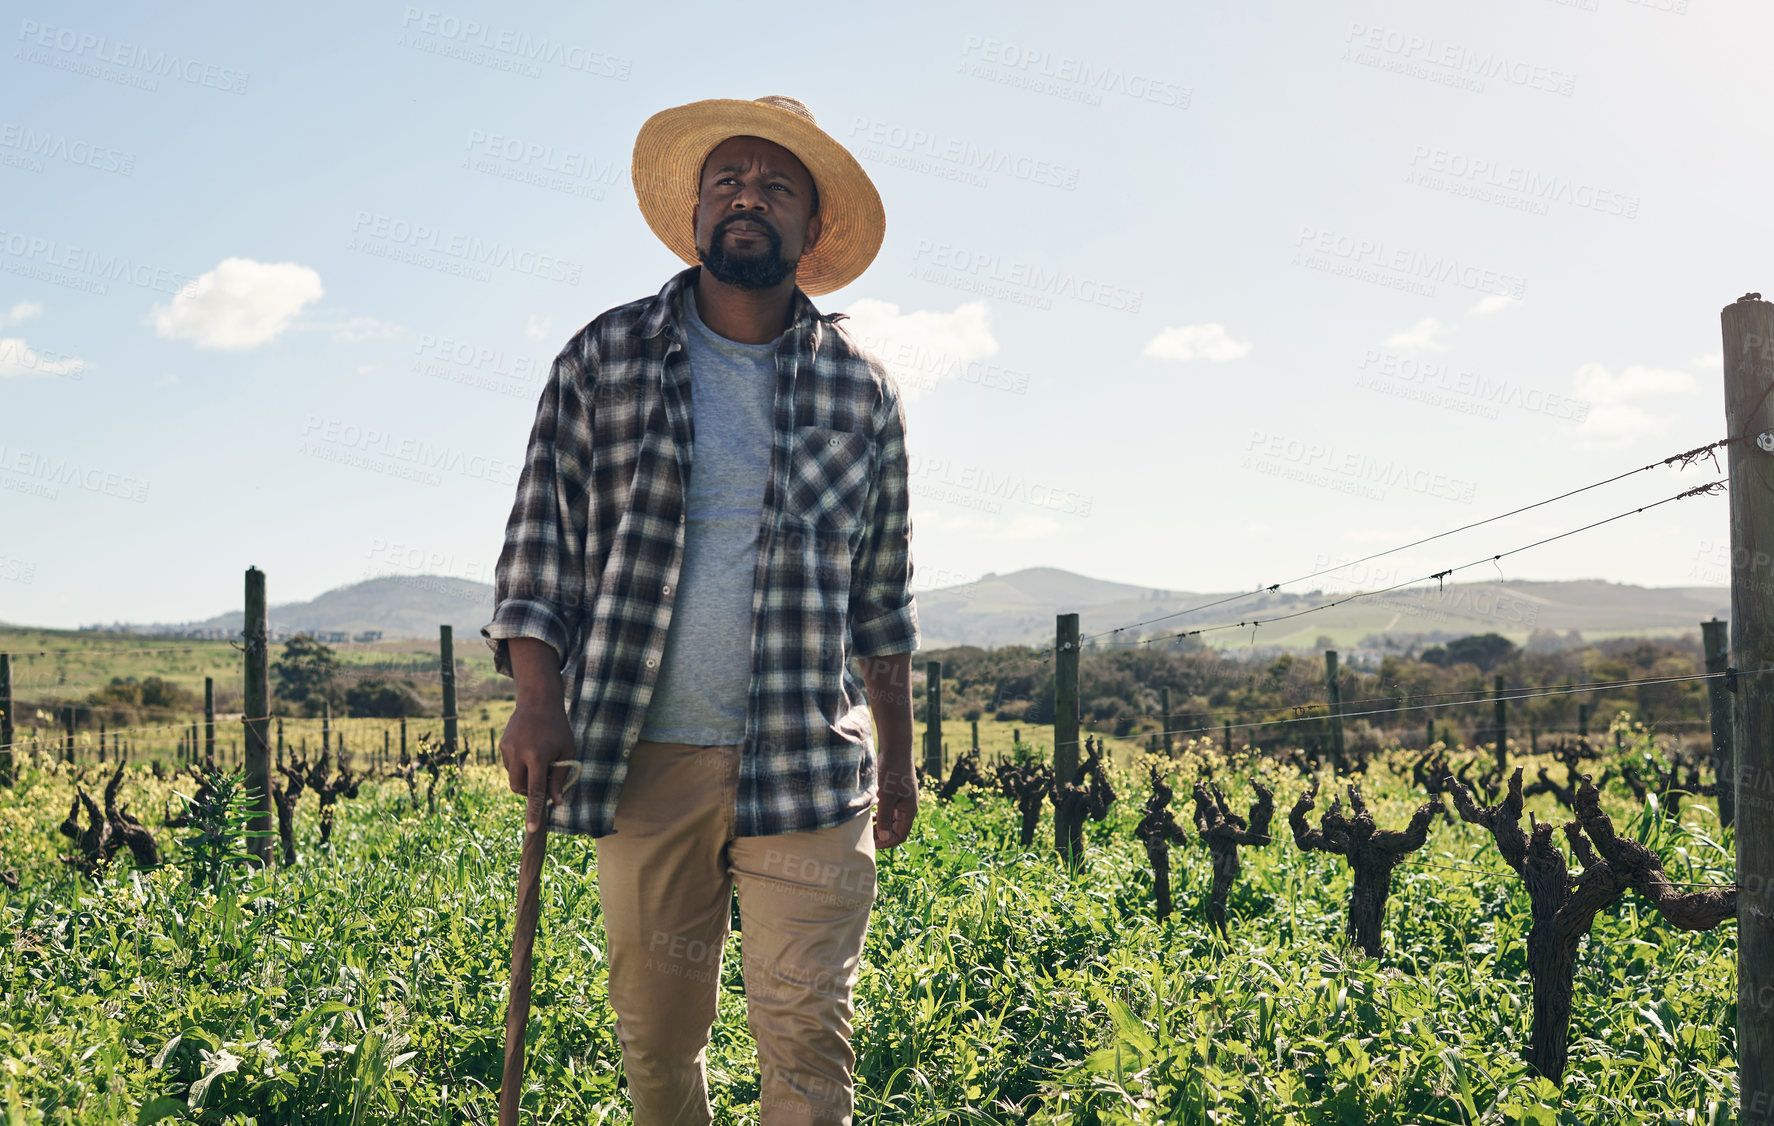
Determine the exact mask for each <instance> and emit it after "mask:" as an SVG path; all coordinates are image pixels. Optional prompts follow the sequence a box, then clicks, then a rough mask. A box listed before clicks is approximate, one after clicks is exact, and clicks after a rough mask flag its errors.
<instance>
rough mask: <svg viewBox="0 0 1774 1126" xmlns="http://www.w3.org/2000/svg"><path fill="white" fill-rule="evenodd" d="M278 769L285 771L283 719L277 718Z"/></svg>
mask: <svg viewBox="0 0 1774 1126" xmlns="http://www.w3.org/2000/svg"><path fill="white" fill-rule="evenodd" d="M277 768H278V769H279V770H282V769H283V717H282V716H278V717H277Z"/></svg>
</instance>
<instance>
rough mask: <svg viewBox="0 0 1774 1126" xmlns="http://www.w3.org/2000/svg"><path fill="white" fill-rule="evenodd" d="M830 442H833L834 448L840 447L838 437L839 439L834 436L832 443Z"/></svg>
mask: <svg viewBox="0 0 1774 1126" xmlns="http://www.w3.org/2000/svg"><path fill="white" fill-rule="evenodd" d="M830 444H831V446H832V448H833V449H836V448H837V447H838V439H837V438H835V437H834V438H833V439H832V440H831V443H830Z"/></svg>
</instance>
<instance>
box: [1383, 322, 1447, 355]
mask: <svg viewBox="0 0 1774 1126" xmlns="http://www.w3.org/2000/svg"><path fill="white" fill-rule="evenodd" d="M1447 331H1448V326H1447V325H1444V324H1442V323H1441V322H1440V321H1438V320H1436V319H1435V318H1434V317H1424V318H1423V319H1422V320H1420V321H1418V322H1417V323H1416V324H1414V325H1412V326H1411V327H1409V328H1401V329H1399V330H1398V331H1397V332H1395V333H1393V334H1392V335H1391V336H1388V337H1387V338H1386V347H1388V348H1396V349H1397V350H1398V351H1400V352H1445V351H1447V350H1448V344H1447V341H1446V340H1445V339H1444V337H1445V336H1446V334H1447Z"/></svg>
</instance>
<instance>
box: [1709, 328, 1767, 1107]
mask: <svg viewBox="0 0 1774 1126" xmlns="http://www.w3.org/2000/svg"><path fill="white" fill-rule="evenodd" d="M1719 320H1720V323H1721V328H1722V330H1723V334H1724V344H1725V433H1726V434H1727V435H1729V437H1730V439H1731V444H1730V445H1729V446H1728V447H1726V457H1727V459H1728V465H1729V470H1730V488H1729V489H1728V490H1727V496H1728V499H1729V501H1730V505H1731V666H1732V667H1734V668H1737V669H1740V670H1745V671H1748V672H1751V673H1752V674H1753V673H1762V670H1764V669H1768V668H1770V667H1774V598H1770V597H1768V591H1769V589H1770V586H1769V578H1770V575H1771V573H1774V491H1771V490H1770V489H1769V481H1770V479H1771V477H1774V303H1771V302H1768V301H1763V300H1760V299H1759V295H1756V294H1745V295H1744V296H1743V297H1742V298H1739V299H1738V300H1737V301H1735V302H1733V303H1732V304H1730V305H1727V306H1725V308H1724V310H1723V311H1722V312H1721V313H1720V316H1719ZM1730 679H1731V680H1733V681H1735V688H1736V691H1735V692H1734V693H1733V695H1734V697H1735V699H1734V701H1733V705H1734V706H1733V708H1732V710H1733V712H1734V719H1735V722H1734V727H1735V729H1736V730H1735V732H1734V738H1733V740H1732V743H1733V750H1734V751H1735V752H1736V754H1735V758H1736V764H1735V765H1736V772H1735V775H1734V778H1735V785H1736V787H1737V793H1736V811H1737V812H1738V813H1741V814H1743V816H1742V817H1740V818H1738V819H1737V827H1736V828H1737V886H1738V892H1737V1063H1738V1068H1737V1090H1738V1096H1739V1104H1740V1105H1739V1107H1738V1113H1739V1115H1740V1118H1741V1121H1742V1122H1743V1124H1744V1126H1752V1124H1756V1126H1767V1124H1769V1123H1774V685H1771V684H1770V683H1769V677H1768V675H1767V674H1765V673H1763V674H1762V675H1750V676H1737V677H1732V678H1730Z"/></svg>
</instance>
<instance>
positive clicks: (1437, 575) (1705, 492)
mask: <svg viewBox="0 0 1774 1126" xmlns="http://www.w3.org/2000/svg"><path fill="white" fill-rule="evenodd" d="M1725 485H1726V483H1725V482H1724V481H1723V480H1719V481H1709V482H1707V483H1706V484H1704V485H1696V486H1694V487H1693V488H1691V489H1684V490H1683V491H1682V492H1679V493H1677V494H1675V495H1674V496H1670V497H1664V498H1663V499H1662V500H1658V501H1652V502H1651V503H1650V504H1645V505H1640V506H1639V507H1637V508H1633V509H1629V510H1627V511H1625V512H1621V513H1618V514H1616V515H1614V516H1609V517H1606V518H1605V519H1602V520H1597V521H1595V522H1594V523H1590V524H1585V525H1583V526H1582V527H1579V528H1572V529H1571V530H1569V531H1566V532H1560V533H1558V534H1557V535H1553V536H1547V537H1545V538H1544V539H1538V540H1535V541H1534V542H1533V543H1528V544H1523V545H1522V546H1520V547H1515V548H1511V549H1509V550H1508V551H1500V552H1498V553H1496V554H1495V555H1486V556H1481V557H1480V558H1478V559H1474V560H1472V561H1471V562H1469V563H1462V564H1460V565H1459V566H1457V567H1449V568H1447V569H1446V570H1442V571H1436V572H1434V573H1433V574H1428V575H1423V576H1420V577H1418V578H1415V579H1406V580H1405V581H1404V582H1399V583H1394V584H1392V585H1391V586H1386V587H1381V588H1380V589H1378V590H1360V591H1354V592H1352V593H1350V594H1347V595H1344V596H1343V597H1341V598H1336V599H1333V600H1331V601H1329V602H1323V603H1320V604H1318V605H1316V606H1310V607H1307V608H1306V609H1304V610H1295V611H1293V612H1292V613H1288V614H1277V615H1276V616H1274V617H1272V618H1253V619H1251V620H1250V621H1240V622H1228V623H1226V624H1224V625H1217V626H1202V627H1201V628H1199V629H1191V630H1182V631H1179V632H1177V633H1167V634H1160V635H1159V636H1157V637H1148V638H1143V639H1141V640H1139V641H1135V642H1128V643H1126V644H1121V645H1117V644H1114V643H1110V644H1106V645H1099V646H1095V648H1100V649H1114V648H1133V647H1135V646H1139V645H1151V644H1153V643H1154V642H1159V641H1169V640H1172V639H1175V638H1183V637H1195V636H1197V635H1199V634H1203V633H1215V632H1218V631H1219V630H1224V629H1243V628H1244V627H1246V626H1249V627H1250V628H1251V644H1252V645H1255V644H1256V629H1257V627H1258V626H1262V625H1268V624H1273V623H1275V622H1284V621H1288V620H1289V619H1292V618H1302V617H1305V616H1306V615H1307V614H1316V613H1318V612H1319V611H1320V610H1329V609H1331V608H1332V607H1334V606H1340V605H1342V604H1343V603H1345V602H1354V601H1355V600H1356V599H1358V598H1372V597H1374V596H1376V595H1380V594H1387V593H1389V592H1391V591H1394V590H1401V589H1403V588H1405V587H1408V586H1415V585H1417V584H1419V583H1427V582H1429V581H1430V580H1434V581H1435V582H1436V584H1437V585H1438V587H1441V588H1443V589H1445V582H1446V579H1447V577H1448V576H1449V575H1451V574H1453V573H1454V572H1455V571H1463V570H1466V569H1467V568H1470V567H1477V566H1479V565H1481V564H1484V563H1495V562H1496V561H1497V560H1499V559H1505V558H1508V557H1509V556H1511V555H1516V554H1519V553H1520V552H1523V551H1527V550H1529V549H1530V548H1536V547H1541V546H1543V545H1545V544H1549V543H1552V542H1554V541H1555V540H1561V539H1564V538H1565V537H1567V536H1574V535H1577V534H1578V533H1580V532H1587V531H1590V530H1592V529H1594V528H1599V527H1601V526H1602V525H1604V524H1611V523H1613V522H1614V521H1616V520H1624V519H1625V518H1626V517H1628V516H1636V515H1638V514H1639V513H1642V512H1645V511H1648V510H1649V509H1653V508H1657V507H1660V506H1662V505H1665V504H1672V503H1674V502H1676V501H1678V500H1686V499H1687V498H1689V497H1695V496H1710V495H1712V494H1713V493H1714V491H1716V490H1719V489H1723V488H1725ZM1498 573H1499V574H1501V569H1500V568H1499V571H1498ZM1098 636H1100V635H1098ZM1079 644H1080V647H1081V648H1082V641H1080V643H1079ZM1053 652H1054V648H1053V647H1051V646H1050V647H1048V648H1047V649H1045V650H1042V651H1040V652H1038V653H1037V654H1036V656H1043V657H1044V656H1048V655H1051V654H1052V653H1053Z"/></svg>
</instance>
